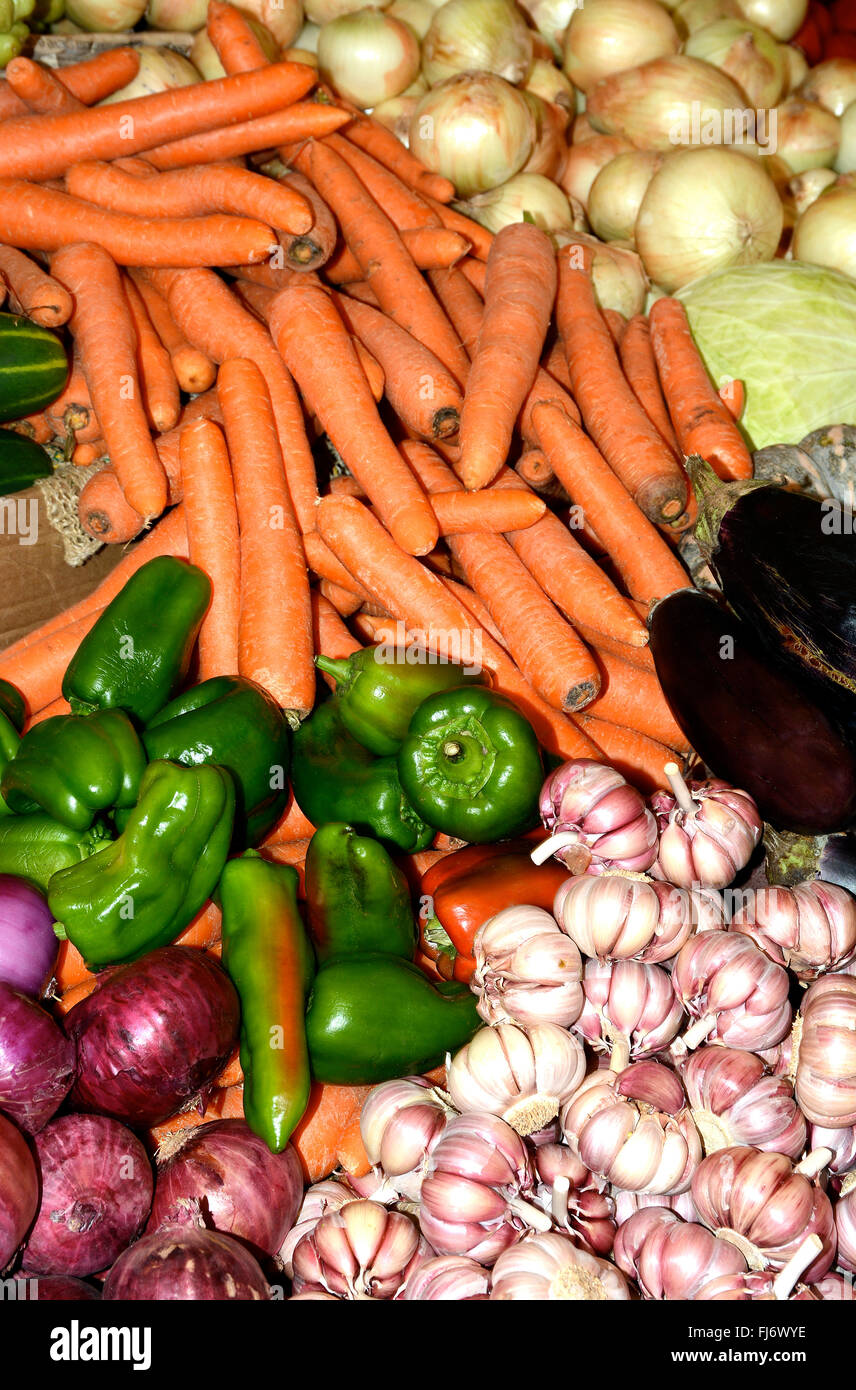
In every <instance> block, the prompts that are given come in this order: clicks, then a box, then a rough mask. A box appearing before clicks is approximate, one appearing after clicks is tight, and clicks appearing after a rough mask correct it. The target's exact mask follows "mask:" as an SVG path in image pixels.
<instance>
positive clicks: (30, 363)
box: [0, 314, 68, 420]
mask: <svg viewBox="0 0 856 1390" xmlns="http://www.w3.org/2000/svg"><path fill="white" fill-rule="evenodd" d="M67 378H68V356H67V354H66V350H65V348H64V347H63V345H62V342H61V341H60V339H59V338H58V337H57V335H56V334H55V333H50V332H49V331H48V330H47V329H46V328H40V327H39V325H38V324H37V323H31V322H30V320H29V319H26V318H19V317H18V316H17V315H16V314H0V420H20V419H21V418H22V417H23V416H24V415H33V414H34V413H35V412H36V411H37V410H44V408H45V406H46V405H50V403H51V401H55V400H56V398H57V396H58V395H59V394H60V392H61V391H62V388H63V387H64V386H65V383H66V380H67Z"/></svg>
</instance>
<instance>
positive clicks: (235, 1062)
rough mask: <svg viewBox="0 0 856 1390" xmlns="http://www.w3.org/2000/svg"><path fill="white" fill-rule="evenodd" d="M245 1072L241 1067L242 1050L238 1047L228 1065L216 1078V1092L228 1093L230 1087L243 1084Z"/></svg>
mask: <svg viewBox="0 0 856 1390" xmlns="http://www.w3.org/2000/svg"><path fill="white" fill-rule="evenodd" d="M243 1080H244V1072H243V1068H242V1067H241V1050H240V1048H238V1047H236V1048H235V1051H234V1052H233V1053H232V1055H231V1057H230V1058H229V1060H228V1062H227V1063H226V1065H225V1066H224V1067H223V1068H222V1069H221V1070H220V1071H218V1073H217V1075H216V1076H215V1077H214V1080H213V1082H212V1083H211V1084H212V1086H213V1087H214V1089H215V1090H216V1091H226V1090H228V1089H229V1087H230V1086H240V1085H242V1084H243Z"/></svg>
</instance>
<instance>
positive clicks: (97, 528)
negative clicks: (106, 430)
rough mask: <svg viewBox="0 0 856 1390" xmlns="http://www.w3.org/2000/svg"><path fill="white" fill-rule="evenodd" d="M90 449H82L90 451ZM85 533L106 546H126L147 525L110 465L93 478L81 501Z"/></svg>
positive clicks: (79, 508) (81, 518) (78, 505)
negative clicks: (129, 500) (126, 494)
mask: <svg viewBox="0 0 856 1390" xmlns="http://www.w3.org/2000/svg"><path fill="white" fill-rule="evenodd" d="M88 447H89V445H87V444H82V445H78V448H82V449H87V448H88ZM75 452H76V451H75ZM77 514H78V516H79V518H80V524H81V526H82V527H83V529H84V531H87V532H88V533H89V535H90V536H94V537H95V539H96V540H99V541H104V543H105V544H106V545H123V544H124V543H125V542H126V541H131V540H133V539H134V537H135V536H138V535H139V534H140V531H141V530H142V529H143V527H144V525H145V522H144V520H143V518H142V517H141V516H140V513H139V512H138V511H137V509H136V508H135V507H132V506H131V504H130V503H129V502H128V500H127V498H126V497H125V494H124V492H123V491H122V484H121V483H120V482H119V477H118V474H117V473H116V470H115V468H112V467H111V466H110V465H109V464H105V466H104V467H103V468H101V469H99V471H98V472H97V473H96V474H95V475H94V477H92V478H90V479H89V480H88V481H87V483H86V485H85V487H84V488H83V489H82V490H81V494H80V497H79V498H78V501H77Z"/></svg>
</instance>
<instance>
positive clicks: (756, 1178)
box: [692, 1146, 835, 1283]
mask: <svg viewBox="0 0 856 1390" xmlns="http://www.w3.org/2000/svg"><path fill="white" fill-rule="evenodd" d="M823 1153H824V1151H823V1150H821V1154H823ZM692 1191H693V1201H694V1202H695V1204H696V1207H697V1208H698V1213H699V1217H700V1219H701V1220H702V1221H703V1222H704V1224H705V1225H706V1226H708V1227H709V1228H710V1229H711V1230H712V1231H713V1232H714V1234H715V1235H718V1236H722V1237H723V1239H725V1240H730V1241H731V1242H732V1243H733V1244H734V1245H736V1246H737V1248H738V1249H739V1250H740V1252H741V1253H742V1254H743V1255H744V1256H745V1257H746V1261H747V1263H748V1265H749V1267H750V1269H766V1268H768V1267H769V1268H772V1269H777V1270H778V1269H783V1268H784V1266H785V1265H786V1264H787V1262H788V1260H789V1259H790V1258H791V1256H792V1255H794V1254H795V1253H796V1251H797V1250H798V1249H799V1247H800V1246H801V1245H802V1243H803V1241H804V1240H805V1238H806V1236H810V1235H818V1236H820V1239H821V1241H822V1248H821V1250H820V1252H819V1253H818V1255H817V1257H816V1258H815V1259H814V1260H812V1262H811V1264H810V1265H809V1266H808V1268H807V1269H806V1270H805V1273H804V1280H805V1282H806V1283H811V1282H812V1280H813V1279H818V1278H820V1276H821V1275H823V1274H825V1273H826V1271H827V1270H828V1269H829V1267H830V1265H831V1264H832V1262H833V1259H834V1256H835V1222H834V1220H833V1215H832V1207H831V1205H830V1202H829V1198H828V1197H827V1196H826V1193H825V1192H822V1191H821V1189H820V1188H819V1187H818V1186H817V1185H816V1184H815V1183H813V1182H811V1181H810V1180H809V1178H808V1177H806V1176H804V1175H803V1173H801V1172H800V1171H799V1166H798V1167H797V1168H794V1167H793V1165H792V1163H791V1161H790V1159H789V1158H785V1156H784V1154H776V1153H763V1152H762V1151H761V1150H760V1149H753V1148H748V1147H746V1146H740V1147H737V1148H731V1149H719V1150H718V1151H717V1152H716V1153H714V1154H710V1155H709V1156H708V1157H707V1158H705V1159H703V1160H702V1162H701V1163H700V1164H699V1166H698V1168H697V1169H696V1171H695V1173H694V1175H693V1182H692Z"/></svg>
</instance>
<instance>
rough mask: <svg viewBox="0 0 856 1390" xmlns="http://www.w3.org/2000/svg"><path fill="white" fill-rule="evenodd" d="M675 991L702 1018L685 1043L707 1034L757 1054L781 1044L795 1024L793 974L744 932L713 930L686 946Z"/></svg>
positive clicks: (674, 980)
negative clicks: (791, 995) (791, 993)
mask: <svg viewBox="0 0 856 1390" xmlns="http://www.w3.org/2000/svg"><path fill="white" fill-rule="evenodd" d="M672 984H673V985H674V989H675V994H676V995H677V997H678V998H679V999H680V1000H681V1002H682V1004H683V1005H684V1007H685V1008H686V1009H687V1011H688V1013H689V1014H690V1016H691V1017H692V1018H694V1019H696V1020H697V1022H696V1023H695V1024H693V1026H692V1027H691V1028H690V1029H689V1030H688V1032H687V1033H686V1035H685V1036H684V1038H683V1039H682V1044H683V1046H684V1047H685V1048H691V1047H694V1046H696V1045H697V1044H698V1043H699V1042H701V1041H702V1039H703V1038H705V1037H707V1038H709V1039H711V1040H714V1039H715V1040H716V1041H717V1042H722V1043H725V1044H726V1046H728V1047H744V1048H748V1049H749V1050H750V1051H752V1052H754V1051H755V1049H756V1048H759V1047H772V1046H773V1044H774V1043H777V1042H781V1040H782V1038H783V1037H784V1036H785V1034H786V1033H787V1031H788V1029H789V1028H790V1026H791V1006H790V1003H789V1002H788V989H789V981H788V973H787V971H786V970H783V969H782V967H781V966H780V965H775V964H774V963H773V961H771V960H770V959H769V958H768V957H767V956H765V955H764V952H763V951H762V950H760V949H759V948H758V947H757V946H756V945H755V943H754V942H753V941H750V940H749V939H748V937H744V936H742V935H740V934H739V933H732V932H727V931H708V932H703V933H702V935H701V936H694V937H691V938H690V940H689V941H688V942H687V944H686V945H685V946H684V947H682V949H681V952H680V955H679V956H678V958H677V960H676V961H675V966H674V969H673V971H672Z"/></svg>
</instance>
